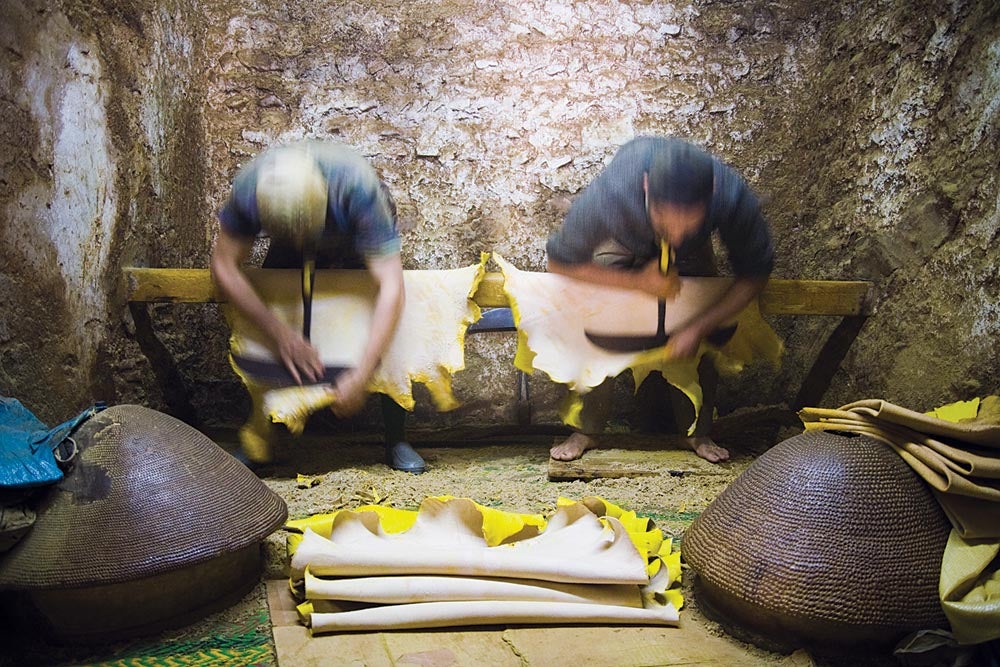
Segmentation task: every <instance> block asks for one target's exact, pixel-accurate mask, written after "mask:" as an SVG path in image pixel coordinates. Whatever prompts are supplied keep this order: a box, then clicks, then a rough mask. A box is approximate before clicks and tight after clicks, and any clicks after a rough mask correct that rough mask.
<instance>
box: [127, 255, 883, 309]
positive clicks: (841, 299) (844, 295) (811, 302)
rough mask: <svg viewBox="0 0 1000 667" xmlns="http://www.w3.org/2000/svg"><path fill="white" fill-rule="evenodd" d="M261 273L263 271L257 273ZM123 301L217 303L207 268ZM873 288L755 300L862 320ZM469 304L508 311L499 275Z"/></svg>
mask: <svg viewBox="0 0 1000 667" xmlns="http://www.w3.org/2000/svg"><path fill="white" fill-rule="evenodd" d="M258 270H264V269H258ZM124 272H125V278H126V280H127V281H128V300H129V301H147V302H160V303H205V302H219V301H222V300H223V299H222V296H221V295H220V294H219V293H218V292H217V291H216V290H215V286H214V285H213V283H212V277H211V275H210V274H209V271H208V269H152V268H139V267H126V268H125V269H124ZM871 292H872V283H870V282H865V281H855V280H852V281H842V280H786V279H780V278H773V279H771V281H770V282H768V284H767V287H766V288H764V291H763V292H762V293H761V295H760V308H761V312H762V313H764V314H765V315H867V314H869V313H871ZM473 299H474V300H475V301H476V303H478V304H479V305H480V306H483V307H485V308H502V307H506V306H509V305H510V304H509V302H508V301H507V295H506V294H504V291H503V275H502V274H500V273H497V272H490V273H487V274H486V276H485V277H484V278H483V281H482V282H481V283H480V284H479V289H478V290H477V291H476V293H475V295H473Z"/></svg>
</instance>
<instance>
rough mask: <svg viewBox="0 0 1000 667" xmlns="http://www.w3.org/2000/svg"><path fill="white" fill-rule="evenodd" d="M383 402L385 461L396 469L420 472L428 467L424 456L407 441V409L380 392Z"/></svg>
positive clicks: (380, 398)
mask: <svg viewBox="0 0 1000 667" xmlns="http://www.w3.org/2000/svg"><path fill="white" fill-rule="evenodd" d="M379 400H380V401H381V402H382V421H383V422H384V424H385V462H386V464H387V465H388V466H389V467H390V468H393V469H395V470H402V471H404V472H412V473H414V474H420V473H422V472H423V471H425V470H426V469H427V464H426V463H424V459H423V457H421V456H420V454H418V453H417V452H416V450H415V449H413V447H411V446H410V443H408V442H406V410H405V409H403V407H402V406H401V405H400V404H399V403H397V402H396V401H394V400H392V399H391V398H389V396H388V395H386V394H379Z"/></svg>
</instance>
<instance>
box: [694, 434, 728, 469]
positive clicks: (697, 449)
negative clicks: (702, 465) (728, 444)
mask: <svg viewBox="0 0 1000 667" xmlns="http://www.w3.org/2000/svg"><path fill="white" fill-rule="evenodd" d="M686 442H687V444H688V446H689V447H690V448H691V449H692V450H693V451H694V453H695V454H697V455H698V456H700V457H701V458H703V459H705V460H706V461H708V462H709V463H721V462H722V461H728V460H729V450H728V449H726V448H725V447H720V446H718V445H717V444H715V442H714V441H713V440H712V439H711V438H709V437H707V436H695V437H693V438H687V439H686Z"/></svg>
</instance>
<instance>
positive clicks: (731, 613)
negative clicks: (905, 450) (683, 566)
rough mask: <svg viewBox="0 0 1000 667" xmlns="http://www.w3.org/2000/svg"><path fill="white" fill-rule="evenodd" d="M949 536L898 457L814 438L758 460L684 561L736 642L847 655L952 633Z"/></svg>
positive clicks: (718, 502) (832, 437)
mask: <svg viewBox="0 0 1000 667" xmlns="http://www.w3.org/2000/svg"><path fill="white" fill-rule="evenodd" d="M949 529H950V526H949V524H948V520H947V518H946V517H945V515H944V513H943V512H942V511H941V509H940V507H938V504H937V503H936V502H935V501H934V498H933V496H932V495H931V493H930V491H929V490H928V489H927V487H926V485H925V484H924V483H923V482H922V481H921V479H920V478H919V477H918V476H917V475H916V474H915V473H914V472H913V471H912V470H911V469H910V467H909V466H907V465H906V464H905V463H904V462H903V461H902V459H900V458H899V457H898V456H896V454H895V453H893V451H892V450H891V449H890V448H888V447H886V446H885V445H883V444H882V443H881V442H879V441H877V440H874V439H872V438H869V437H866V436H858V435H840V434H834V433H825V432H822V431H815V432H808V433H803V434H801V435H797V436H794V437H792V438H789V439H788V440H785V441H784V442H781V443H778V444H777V445H775V446H774V447H772V448H771V449H770V450H768V451H767V452H765V453H764V454H763V455H761V456H760V457H759V458H758V459H757V460H756V461H754V462H753V463H752V464H751V465H750V466H749V467H748V468H747V469H746V471H744V472H743V474H742V475H740V476H739V477H738V478H737V479H736V480H734V481H733V483H732V484H731V485H730V486H729V487H728V488H726V490H725V491H723V492H722V493H721V494H720V495H719V496H718V497H717V498H716V499H715V500H714V501H713V502H712V503H711V504H710V505H709V506H708V507H707V508H706V509H705V511H704V512H703V513H702V514H701V515H700V516H699V517H698V518H697V519H696V520H695V521H694V522H693V523H692V525H691V527H690V528H689V529H688V530H687V531H686V532H685V534H684V543H683V546H682V553H683V557H684V559H685V561H686V562H687V563H688V564H690V565H691V567H692V568H693V569H694V570H695V571H696V572H697V573H698V579H697V583H698V586H699V587H698V588H696V592H697V594H698V595H699V605H700V607H701V608H702V609H705V610H706V612H707V613H708V614H710V615H713V616H715V617H717V618H718V619H719V620H720V621H722V622H724V623H726V624H727V625H729V626H730V629H731V630H732V631H734V632H736V633H737V634H740V633H744V634H746V635H747V637H746V638H747V639H749V640H751V641H754V642H756V643H762V644H765V645H769V646H770V647H772V648H773V647H774V646H775V645H777V646H780V647H782V648H785V649H788V648H794V647H797V646H801V645H806V646H819V647H823V648H835V649H840V648H845V647H854V646H856V645H859V644H860V645H865V644H868V645H877V644H884V643H888V642H895V641H898V640H899V639H900V638H901V637H902V636H904V635H906V634H908V633H910V632H912V631H915V630H920V629H925V628H942V627H946V623H947V622H946V620H945V617H944V614H943V612H942V610H941V605H940V603H939V602H938V598H937V591H936V585H935V584H936V581H937V574H938V570H939V568H940V564H941V556H942V554H943V552H944V548H945V543H946V541H947V539H948V531H949ZM747 631H749V632H747Z"/></svg>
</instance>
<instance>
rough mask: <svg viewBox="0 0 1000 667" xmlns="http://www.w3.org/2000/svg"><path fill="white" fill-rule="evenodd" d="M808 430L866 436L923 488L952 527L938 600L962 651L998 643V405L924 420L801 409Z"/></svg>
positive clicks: (898, 410)
mask: <svg viewBox="0 0 1000 667" xmlns="http://www.w3.org/2000/svg"><path fill="white" fill-rule="evenodd" d="M800 415H801V417H802V419H803V421H804V422H805V423H806V428H807V429H810V430H817V429H823V430H830V431H848V432H853V433H864V434H866V435H869V436H871V437H872V438H875V439H877V440H878V441H879V442H882V443H885V444H886V445H888V446H889V447H891V448H892V449H893V450H894V451H895V452H896V453H897V454H899V456H900V457H901V458H902V460H903V461H905V462H906V463H907V464H908V465H909V466H910V467H911V468H912V469H913V471H914V472H915V473H916V474H917V475H919V476H920V478H921V479H922V480H923V481H924V482H926V484H927V485H928V486H929V488H930V489H931V491H932V493H933V494H934V497H935V498H936V499H937V501H938V503H939V504H940V505H941V508H942V509H943V510H944V512H945V514H946V515H947V516H948V519H949V520H950V521H951V525H952V531H951V534H950V535H949V537H948V544H947V547H946V548H945V550H944V557H943V559H942V561H941V574H940V581H939V582H938V595H939V597H940V600H941V605H942V607H943V608H944V613H945V615H946V616H947V617H948V621H949V623H950V624H951V630H952V633H953V634H954V637H955V639H956V640H957V641H958V643H960V644H978V643H982V642H986V641H990V640H994V639H997V638H1000V397H998V396H987V397H985V398H983V399H982V400H980V399H978V398H977V399H973V400H971V401H960V402H958V403H952V404H950V405H946V406H942V407H940V408H937V409H935V410H934V411H932V412H931V413H929V414H921V413H919V412H914V411H912V410H908V409H906V408H902V407H900V406H898V405H893V404H892V403H887V402H886V401H880V400H865V401H857V402H855V403H850V404H848V405H845V406H843V407H841V408H840V409H838V410H824V409H821V408H806V409H805V410H802V412H801V413H800Z"/></svg>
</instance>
